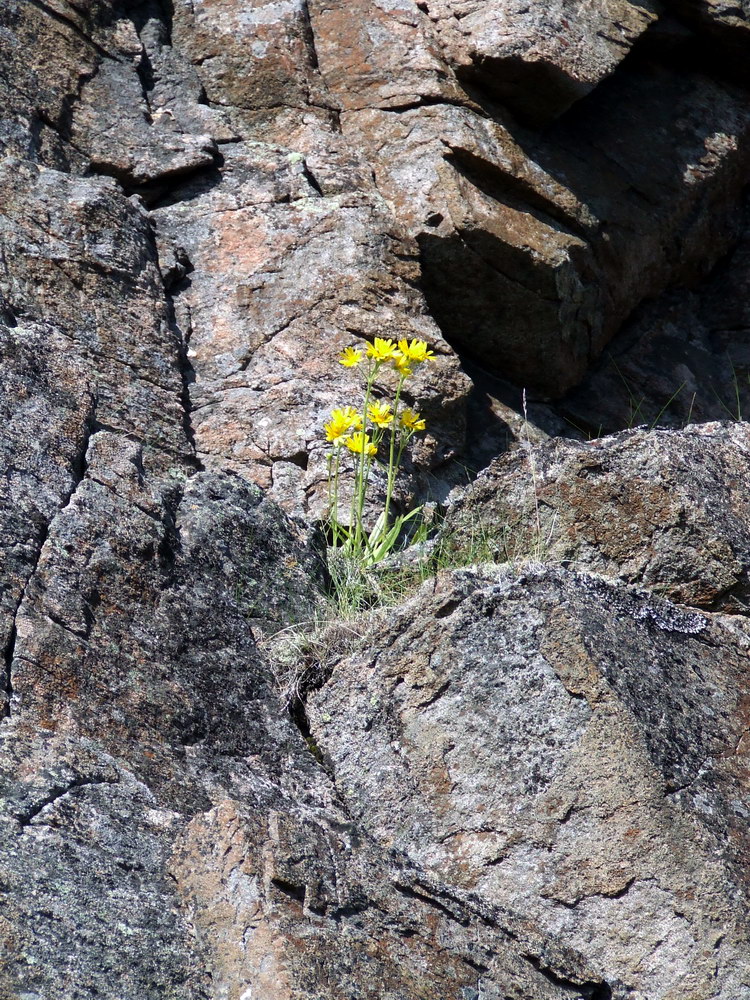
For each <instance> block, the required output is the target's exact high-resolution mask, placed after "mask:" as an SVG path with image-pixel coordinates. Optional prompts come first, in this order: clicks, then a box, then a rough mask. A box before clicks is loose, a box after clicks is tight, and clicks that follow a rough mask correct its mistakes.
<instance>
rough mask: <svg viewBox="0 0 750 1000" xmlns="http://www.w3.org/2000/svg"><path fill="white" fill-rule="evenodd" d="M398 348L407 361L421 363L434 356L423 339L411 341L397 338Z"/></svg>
mask: <svg viewBox="0 0 750 1000" xmlns="http://www.w3.org/2000/svg"><path fill="white" fill-rule="evenodd" d="M398 349H399V351H401V353H402V354H403V356H404V357H405V358H406V360H407V361H413V362H414V363H415V364H418V365H421V364H422V362H423V361H432V360H433V358H434V357H435V355H434V354H433V352H432V351H431V350H429V349H428V347H427V342H426V341H424V340H412V342H411V343H409V341H408V340H399V342H398Z"/></svg>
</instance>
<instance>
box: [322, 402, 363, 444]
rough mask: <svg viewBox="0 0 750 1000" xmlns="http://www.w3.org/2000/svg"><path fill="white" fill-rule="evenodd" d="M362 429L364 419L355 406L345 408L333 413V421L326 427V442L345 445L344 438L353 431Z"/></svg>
mask: <svg viewBox="0 0 750 1000" xmlns="http://www.w3.org/2000/svg"><path fill="white" fill-rule="evenodd" d="M361 427H362V417H361V416H360V415H359V414H358V413H357V411H356V410H355V409H354V407H353V406H343V407H341V408H340V409H336V410H332V411H331V419H330V420H329V421H328V423H327V424H326V425H325V430H326V441H330V442H332V443H333V444H336V445H339V444H343V442H344V438H345V437H346V436H347V434H348V433H349V431H351V430H359V429H360V428H361Z"/></svg>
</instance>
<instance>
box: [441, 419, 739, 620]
mask: <svg viewBox="0 0 750 1000" xmlns="http://www.w3.org/2000/svg"><path fill="white" fill-rule="evenodd" d="M749 464H750V426H749V425H748V424H746V423H740V422H737V423H723V424H717V423H714V424H703V425H700V426H694V427H688V428H686V429H685V430H682V431H677V430H656V431H647V430H645V429H640V430H634V431H624V432H623V433H622V434H618V435H616V436H614V437H611V438H602V439H600V440H594V441H590V442H575V441H566V440H563V439H560V438H557V439H553V440H551V441H549V442H548V443H546V444H542V445H540V446H538V447H528V446H527V447H524V448H521V449H518V450H516V451H513V452H511V453H509V454H507V455H503V456H501V457H499V458H497V459H495V460H494V461H493V462H492V464H491V465H490V466H489V467H488V468H487V469H485V470H484V471H483V472H482V473H481V474H480V475H479V477H478V478H477V480H476V481H475V482H474V483H473V484H472V485H471V486H469V487H467V488H465V489H462V490H456V491H455V493H454V494H453V496H452V497H451V499H452V501H453V502H452V503H451V505H450V507H449V509H448V513H447V515H446V520H445V524H444V527H443V531H444V537H445V541H444V544H445V545H446V548H447V549H448V550H449V551H453V552H454V553H456V552H457V553H460V552H461V550H464V551H470V550H471V549H472V546H473V547H474V548H475V549H476V550H479V549H480V548H481V549H483V552H484V553H485V554H493V555H495V556H496V557H497V558H500V559H510V560H511V561H522V560H529V559H531V560H534V559H536V560H543V561H550V562H560V563H565V564H566V565H570V566H572V567H576V568H579V569H582V570H586V571H593V572H595V573H601V574H603V575H605V576H608V577H612V578H614V579H620V580H623V581H625V582H627V583H632V584H638V585H641V586H645V587H648V588H650V589H652V590H654V591H655V592H657V593H659V594H662V595H665V596H667V597H669V598H670V599H671V600H673V601H677V602H679V603H682V604H691V605H695V606H697V607H703V608H709V609H721V610H726V611H728V612H737V611H739V612H742V613H746V612H747V611H748V610H749V608H748V598H749V597H750V534H748V525H749V524H750V502H749V501H748V496H747V490H746V485H745V484H746V482H747V474H748V466H749ZM454 558H455V556H454Z"/></svg>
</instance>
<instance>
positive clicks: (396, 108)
mask: <svg viewBox="0 0 750 1000" xmlns="http://www.w3.org/2000/svg"><path fill="white" fill-rule="evenodd" d="M439 107H449V108H464V109H466V110H469V111H473V112H474V114H475V115H478V116H479V117H480V118H490V117H491V115H490V114H489V113H488V112H487V111H486V110H485V109H484V108H483V107H482V106H481V105H480V104H478V103H476V102H475V101H473V100H472V98H471V97H469V96H467V98H466V100H465V101H461V100H459V99H458V98H451V97H448V96H447V95H444V96H441V97H430V96H429V95H427V94H421V95H419V97H418V98H417V100H416V101H404V103H403V104H388V105H387V106H386V107H381V106H380V105H378V104H366V105H363V107H361V108H354V109H352V110H356V111H370V110H374V111H387V112H392V113H393V114H397V115H402V114H404V113H405V112H406V111H415V110H418V109H419V108H439Z"/></svg>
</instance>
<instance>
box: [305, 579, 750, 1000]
mask: <svg viewBox="0 0 750 1000" xmlns="http://www.w3.org/2000/svg"><path fill="white" fill-rule="evenodd" d="M743 624H744V623H743ZM747 657H748V632H747V628H746V627H744V628H743V627H739V628H738V627H737V626H736V625H735V623H734V621H733V620H732V619H721V618H716V619H711V618H708V617H703V616H701V615H699V614H694V613H691V612H688V611H685V610H678V609H676V608H675V607H674V606H673V605H671V604H669V603H667V602H665V601H661V600H659V599H657V598H648V597H644V596H638V595H635V594H633V593H630V592H628V591H627V590H625V589H624V588H618V587H616V586H613V585H611V584H608V583H606V582H604V581H603V580H601V579H600V578H598V577H593V576H588V575H585V574H577V573H574V572H570V571H564V570H560V569H539V570H535V571H531V572H529V573H526V574H514V573H512V572H507V571H503V570H501V571H499V572H497V571H496V572H484V573H482V572H463V573H456V574H453V575H450V574H448V575H445V576H444V577H438V579H437V580H436V581H434V582H431V583H430V584H429V585H425V587H424V588H423V589H422V590H421V591H420V592H419V593H418V594H417V595H416V597H415V598H414V599H413V600H412V601H411V602H410V603H409V604H407V605H406V606H405V607H403V608H402V609H400V611H399V613H398V614H397V615H396V616H395V618H394V619H393V621H392V622H391V623H390V625H389V627H388V628H386V629H385V630H383V631H381V633H380V634H379V635H378V636H377V637H376V636H374V635H370V636H368V639H367V641H366V643H365V644H363V646H362V648H361V649H359V650H357V651H355V652H354V653H353V654H352V655H350V656H348V657H346V658H345V659H343V660H338V661H337V662H335V664H332V665H331V669H332V670H333V677H332V680H331V682H330V683H329V684H328V685H326V686H325V687H324V688H323V689H322V691H320V692H319V693H318V694H317V695H315V696H314V697H313V698H312V700H311V702H310V703H309V705H308V707H309V710H310V721H311V726H312V731H313V734H314V737H315V740H316V742H317V744H318V746H319V747H320V748H321V750H322V752H323V754H324V755H325V756H326V757H327V758H328V759H330V761H331V766H332V768H333V770H334V773H335V775H336V783H337V787H338V788H339V789H340V790H341V792H342V795H343V796H344V798H345V801H346V804H347V808H348V809H349V811H350V813H351V815H352V817H353V818H355V819H356V820H357V821H358V822H360V823H362V824H363V826H364V827H365V828H366V829H367V830H368V831H369V832H370V833H371V834H372V836H373V837H374V838H375V839H376V840H377V841H379V842H380V843H382V844H384V845H387V846H388V847H394V848H398V849H399V850H401V851H403V852H405V853H406V854H407V855H408V856H409V857H411V858H413V859H414V860H415V861H417V862H418V863H419V864H420V865H423V866H425V867H426V868H427V869H428V870H432V871H435V872H440V873H441V874H443V875H445V874H446V873H447V874H448V877H449V878H450V879H451V881H452V882H454V883H455V884H457V885H459V886H461V887H462V888H464V889H467V890H470V891H471V892H473V893H477V894H479V895H480V896H481V898H484V899H487V900H488V901H491V902H493V903H495V904H499V905H502V906H506V907H510V908H512V909H514V910H516V911H519V910H520V911H522V912H523V913H524V915H525V917H526V919H529V920H531V921H532V922H533V923H534V924H537V925H538V926H540V927H542V928H544V929H545V930H546V931H548V932H549V933H550V934H552V935H556V936H558V937H559V938H560V939H561V940H564V941H565V942H566V943H569V944H571V945H573V946H574V947H575V948H577V949H578V950H580V951H581V952H582V953H583V954H584V955H585V956H586V957H587V959H588V960H589V961H590V963H591V965H592V967H593V968H594V969H595V970H596V973H597V974H598V975H599V976H601V977H602V978H603V979H604V980H605V981H606V982H607V984H608V986H609V989H610V990H611V993H608V994H606V995H611V996H616V997H619V996H623V997H624V996H639V997H640V996H643V997H670V998H672V997H674V998H675V1000H676V998H677V997H684V996H696V997H698V996H700V997H708V996H722V997H734V996H745V995H746V992H747V990H749V989H750V980H749V979H748V978H747V970H748V964H747V959H748V955H749V954H750V950H749V949H750V942H749V941H748V930H749V928H748V925H747V920H746V913H747V902H746V899H747V885H746V882H745V872H744V864H745V863H746V858H747V850H748V843H747V830H746V823H745V820H744V818H741V817H745V816H746V813H747V808H748V788H747V784H746V779H747V771H746V763H747V757H746V750H742V751H741V752H740V755H739V756H737V754H736V751H737V749H738V747H740V746H741V745H744V743H745V742H746V737H747V718H746V710H747V706H746V700H745V699H746V695H744V696H743V695H741V694H740V692H742V691H745V692H746V690H747V679H748V678H747V670H748V658H747ZM646 664H648V667H647V668H645V667H644V665H646ZM698 676H699V677H700V685H699V687H697V686H696V682H695V680H694V679H695V678H696V677H698Z"/></svg>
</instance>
